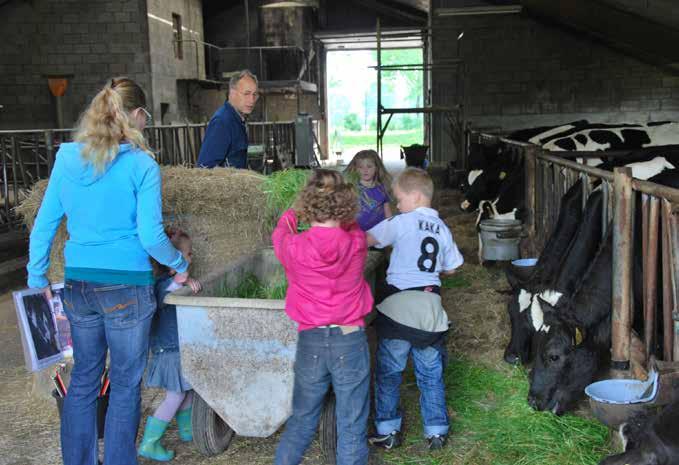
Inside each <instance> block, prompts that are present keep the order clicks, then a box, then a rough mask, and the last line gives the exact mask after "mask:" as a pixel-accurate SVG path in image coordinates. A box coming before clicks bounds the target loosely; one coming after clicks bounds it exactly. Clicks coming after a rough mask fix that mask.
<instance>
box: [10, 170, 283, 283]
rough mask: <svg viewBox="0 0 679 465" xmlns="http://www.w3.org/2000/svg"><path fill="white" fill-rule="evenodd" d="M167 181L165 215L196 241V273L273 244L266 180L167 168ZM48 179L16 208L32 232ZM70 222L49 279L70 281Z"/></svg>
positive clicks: (242, 173) (60, 235)
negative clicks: (67, 254)
mask: <svg viewBox="0 0 679 465" xmlns="http://www.w3.org/2000/svg"><path fill="white" fill-rule="evenodd" d="M161 172H162V177H163V217H164V220H165V222H166V224H172V225H176V226H178V227H180V228H182V229H184V230H185V231H187V232H188V233H189V235H190V236H191V237H192V238H193V241H194V249H193V263H192V264H191V274H192V275H193V276H204V275H205V274H207V273H209V272H210V271H213V270H216V269H218V268H220V267H223V266H224V265H225V264H226V263H228V262H229V261H231V260H233V259H234V258H236V257H238V256H241V255H244V254H248V253H250V252H253V251H254V250H255V249H257V248H258V247H261V246H262V244H263V243H264V242H265V241H267V240H268V238H269V236H270V233H271V230H270V224H271V220H270V218H269V217H270V216H271V214H273V212H270V210H268V209H267V208H266V204H267V198H266V194H265V193H264V192H263V190H262V185H263V181H264V180H265V179H266V178H265V177H264V176H262V175H259V174H257V173H254V172H252V171H246V170H236V169H215V170H204V169H197V168H184V167H175V166H172V167H170V166H167V167H161ZM46 188H47V181H39V182H38V183H36V184H35V185H34V186H33V189H31V192H30V194H29V196H28V198H27V199H26V200H25V201H24V202H22V204H21V205H20V206H19V207H17V208H16V212H17V213H18V214H20V215H21V216H22V217H23V220H24V223H25V224H26V226H27V227H28V228H29V229H31V228H32V227H33V222H34V221H35V217H36V215H37V214H38V210H39V208H40V204H41V203H42V198H43V196H44V194H45V190H46ZM66 240H67V232H66V226H65V221H62V224H61V225H60V226H59V230H58V232H57V235H56V237H55V238H54V242H53V244H52V252H51V256H50V269H49V272H48V278H49V279H50V281H51V282H60V281H63V279H64V256H63V250H64V243H65V242H66Z"/></svg>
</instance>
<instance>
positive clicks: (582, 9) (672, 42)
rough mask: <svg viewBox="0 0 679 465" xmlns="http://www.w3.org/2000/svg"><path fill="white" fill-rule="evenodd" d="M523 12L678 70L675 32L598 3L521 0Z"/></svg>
mask: <svg viewBox="0 0 679 465" xmlns="http://www.w3.org/2000/svg"><path fill="white" fill-rule="evenodd" d="M522 3H523V6H524V7H525V9H526V11H528V12H529V13H532V14H534V15H536V16H538V17H541V18H545V19H547V20H551V21H553V22H556V23H558V24H561V25H564V26H566V27H569V28H572V29H576V30H578V31H582V32H585V33H587V34H589V35H590V36H591V37H593V38H595V39H598V40H600V41H602V42H604V43H606V44H608V45H610V46H611V47H613V48H616V49H618V50H620V51H622V52H624V53H627V54H629V55H632V56H634V57H636V58H637V59H639V60H641V61H644V62H651V63H654V64H657V65H660V66H664V67H667V68H670V69H672V70H674V71H679V47H677V44H679V29H675V28H672V27H670V26H667V25H665V24H661V23H658V22H655V21H652V20H650V19H648V18H644V17H643V16H640V15H638V14H635V13H632V12H630V11H626V10H622V9H619V8H616V7H614V6H612V5H609V4H606V3H603V2H601V1H599V0H559V1H554V0H522Z"/></svg>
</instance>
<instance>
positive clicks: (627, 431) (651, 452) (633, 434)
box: [599, 401, 679, 465]
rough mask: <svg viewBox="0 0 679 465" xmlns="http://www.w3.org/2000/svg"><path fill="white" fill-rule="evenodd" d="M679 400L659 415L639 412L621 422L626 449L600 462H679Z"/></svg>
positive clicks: (613, 464)
mask: <svg viewBox="0 0 679 465" xmlns="http://www.w3.org/2000/svg"><path fill="white" fill-rule="evenodd" d="M678 425H679V401H675V402H673V403H671V404H669V405H666V406H665V407H664V408H663V409H662V410H661V411H660V413H658V414H657V415H650V414H648V413H645V414H641V415H638V416H636V417H634V418H632V419H631V420H630V421H628V422H627V423H625V424H623V425H622V426H620V429H619V434H620V436H621V438H622V442H623V444H624V450H625V452H624V453H622V454H617V455H612V456H610V457H607V458H605V459H604V460H602V461H601V462H600V463H599V465H676V464H679V434H677V426H678Z"/></svg>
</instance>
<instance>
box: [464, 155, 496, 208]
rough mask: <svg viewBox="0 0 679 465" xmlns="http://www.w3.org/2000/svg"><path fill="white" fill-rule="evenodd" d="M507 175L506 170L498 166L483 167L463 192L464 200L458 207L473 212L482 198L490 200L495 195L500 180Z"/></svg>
mask: <svg viewBox="0 0 679 465" xmlns="http://www.w3.org/2000/svg"><path fill="white" fill-rule="evenodd" d="M506 177H507V171H506V170H503V169H502V168H501V167H500V166H493V167H490V168H487V169H484V170H483V171H482V172H481V173H479V174H478V175H477V176H476V178H475V179H474V182H473V183H471V184H470V185H469V187H468V188H467V189H466V191H465V193H464V201H463V202H462V205H460V208H462V210H463V211H466V212H473V211H475V210H476V209H477V208H479V203H481V201H482V200H492V199H494V198H496V197H497V194H498V192H499V191H500V185H501V184H502V181H503V180H504V179H505V178H506Z"/></svg>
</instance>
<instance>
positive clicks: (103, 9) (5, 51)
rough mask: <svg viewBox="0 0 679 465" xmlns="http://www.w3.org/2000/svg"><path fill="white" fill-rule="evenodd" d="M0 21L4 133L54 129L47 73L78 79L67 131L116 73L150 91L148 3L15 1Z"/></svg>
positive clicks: (67, 101)
mask: <svg viewBox="0 0 679 465" xmlns="http://www.w3.org/2000/svg"><path fill="white" fill-rule="evenodd" d="M0 16H2V18H3V20H2V26H1V27H0V105H1V106H2V107H1V108H0V129H22V128H24V129H28V128H53V127H56V113H55V106H54V102H53V97H52V96H51V94H50V92H49V89H48V87H47V76H48V75H56V74H59V75H64V74H65V75H71V76H72V77H70V78H69V86H68V90H67V92H66V95H65V96H64V97H63V103H64V119H65V126H67V127H70V126H72V125H73V124H74V123H75V121H76V120H77V118H78V116H79V114H80V113H81V112H82V110H84V108H85V106H86V105H87V103H88V102H89V100H90V99H91V98H92V97H93V96H94V94H95V93H96V92H97V91H98V90H99V89H100V88H101V87H102V86H103V84H104V83H105V82H106V80H107V79H108V78H110V77H112V76H119V75H127V76H129V77H131V78H133V79H135V80H136V81H137V82H139V83H140V84H141V85H142V87H143V88H144V89H145V90H146V91H147V94H148V93H150V88H151V82H150V75H149V71H150V64H149V49H148V40H147V37H148V22H147V21H146V1H145V0H121V1H117V2H111V1H105V0H33V1H31V2H25V1H10V2H8V3H4V4H2V5H0ZM150 97H151V96H150V95H149V98H150Z"/></svg>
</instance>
